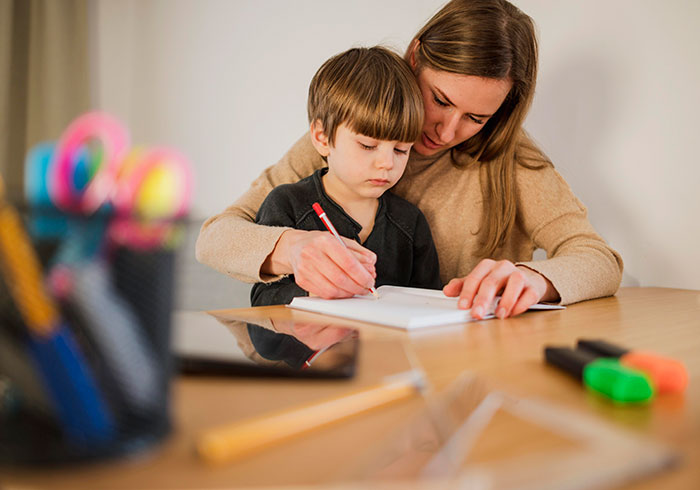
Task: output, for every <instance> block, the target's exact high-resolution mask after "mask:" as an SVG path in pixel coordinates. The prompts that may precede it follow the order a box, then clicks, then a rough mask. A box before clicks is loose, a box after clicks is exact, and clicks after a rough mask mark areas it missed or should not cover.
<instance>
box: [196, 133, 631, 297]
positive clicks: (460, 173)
mask: <svg viewBox="0 0 700 490" xmlns="http://www.w3.org/2000/svg"><path fill="white" fill-rule="evenodd" d="M324 165H325V162H324V161H323V160H322V159H321V157H320V156H319V155H318V153H317V152H316V150H315V149H314V147H313V146H312V144H311V139H310V137H309V135H308V134H306V135H304V136H303V137H302V138H301V139H300V140H299V141H297V142H296V144H294V146H293V147H292V148H291V149H290V150H289V151H288V152H287V154H286V155H284V157H282V159H281V160H280V161H279V162H278V163H277V164H276V165H273V166H271V167H269V168H267V169H266V170H265V171H264V172H263V173H262V175H260V177H258V178H257V179H256V180H255V181H254V182H253V184H252V186H251V187H250V189H249V190H248V191H247V192H246V193H245V194H244V195H243V196H241V197H240V198H239V199H238V200H237V201H236V202H235V203H234V204H233V205H231V206H230V207H228V208H227V209H226V210H224V211H223V212H222V213H220V214H217V215H216V216H213V217H211V218H209V219H208V220H207V221H206V222H205V223H204V224H203V225H202V229H201V231H200V234H199V238H198V240H197V246H196V254H197V260H199V261H200V262H202V263H203V264H206V265H209V266H210V267H213V268H214V269H216V270H218V271H220V272H223V273H225V274H229V275H231V276H233V277H235V278H236V279H239V280H241V281H245V282H258V281H265V282H270V281H274V280H277V279H279V278H278V277H275V276H270V275H265V274H261V272H260V267H261V266H262V263H263V262H264V261H265V259H266V258H267V256H268V255H269V254H270V253H271V252H272V250H273V249H274V247H275V244H276V243H277V240H278V239H279V237H280V235H281V234H282V233H283V232H284V231H285V230H287V228H280V227H267V226H261V225H257V224H255V223H254V222H253V221H254V219H255V214H256V212H257V210H258V208H259V207H260V204H261V203H262V201H263V200H264V199H265V197H266V196H267V194H268V192H270V190H271V189H272V188H273V187H275V186H277V185H280V184H284V183H290V182H296V181H298V180H299V179H302V178H304V177H306V176H308V175H310V174H311V173H313V171H314V170H316V169H317V168H320V167H322V166H324ZM516 181H517V218H516V223H515V226H513V227H512V230H511V232H510V234H509V235H508V237H507V238H506V242H505V244H504V246H503V247H502V248H500V249H499V250H498V251H497V253H496V257H492V258H495V259H501V258H505V259H509V260H511V261H513V262H516V263H519V264H522V265H525V266H527V267H529V268H531V269H533V270H535V271H537V272H539V273H540V274H542V275H543V276H544V277H546V278H547V279H549V280H550V281H551V282H552V284H553V286H554V287H555V288H556V290H557V291H558V292H559V296H560V298H561V301H560V302H561V304H569V303H575V302H577V301H582V300H585V299H591V298H597V297H601V296H609V295H612V294H614V293H615V292H616V291H617V288H618V287H619V285H620V280H621V277H622V259H621V258H620V255H619V254H618V253H617V252H615V251H614V250H613V249H611V248H610V247H609V246H608V245H607V244H606V243H605V241H604V240H603V239H602V238H601V237H600V236H599V235H598V234H597V233H596V232H595V230H594V229H593V227H592V226H591V224H590V223H589V222H588V218H587V216H586V215H587V212H586V208H585V207H584V206H583V204H581V202H580V201H579V200H578V199H577V198H576V196H574V194H573V193H572V191H571V189H570V188H569V186H568V184H567V183H566V182H565V181H564V179H563V178H562V177H561V176H560V175H559V174H558V173H557V172H556V171H555V170H554V168H552V167H549V166H548V167H546V168H544V169H541V170H530V169H527V168H524V167H522V166H520V165H518V166H516ZM392 192H395V193H396V194H397V195H399V196H401V197H403V198H405V199H407V200H408V201H410V202H412V203H414V204H415V205H417V206H418V207H419V208H420V209H421V210H422V211H423V213H424V214H425V217H426V218H427V220H428V223H429V224H430V228H431V231H432V234H433V240H434V241H435V246H436V248H437V251H438V256H439V260H440V277H441V278H442V281H443V282H444V283H447V281H449V280H450V279H452V278H454V277H462V276H465V275H467V274H468V273H469V272H470V271H471V270H472V268H473V267H474V266H475V265H476V264H477V263H478V262H479V260H480V259H481V257H478V256H477V255H476V250H477V249H478V237H477V236H476V235H475V234H474V231H476V230H478V228H479V224H480V221H481V218H482V194H481V187H480V183H479V170H478V168H477V166H476V165H469V166H466V167H456V166H455V165H453V164H452V160H451V157H450V152H445V153H443V154H441V155H437V156H433V157H423V156H421V155H419V154H417V153H415V152H412V153H411V157H410V159H409V162H408V165H407V167H406V172H405V173H404V176H403V177H402V179H401V180H400V181H399V183H398V184H397V185H396V186H395V187H394V189H392ZM537 248H542V249H544V250H545V251H546V253H547V260H542V261H532V254H533V252H534V250H535V249H537Z"/></svg>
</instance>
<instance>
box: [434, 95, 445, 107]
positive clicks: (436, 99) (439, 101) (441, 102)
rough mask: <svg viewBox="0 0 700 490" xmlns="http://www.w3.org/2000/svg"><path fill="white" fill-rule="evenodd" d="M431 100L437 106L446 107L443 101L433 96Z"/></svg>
mask: <svg viewBox="0 0 700 490" xmlns="http://www.w3.org/2000/svg"><path fill="white" fill-rule="evenodd" d="M433 100H434V101H435V103H436V104H437V105H439V106H442V107H446V106H447V105H448V104H447V102H445V101H444V100H442V99H440V98H439V97H438V96H437V95H435V94H433Z"/></svg>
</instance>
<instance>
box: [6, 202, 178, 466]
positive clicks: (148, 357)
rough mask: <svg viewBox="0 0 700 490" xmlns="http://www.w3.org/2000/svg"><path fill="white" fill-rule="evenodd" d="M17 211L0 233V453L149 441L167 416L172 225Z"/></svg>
mask: <svg viewBox="0 0 700 490" xmlns="http://www.w3.org/2000/svg"><path fill="white" fill-rule="evenodd" d="M23 218H24V219H21V220H20V219H18V220H17V223H15V225H12V226H9V227H5V226H3V231H2V232H1V233H0V237H2V236H4V240H5V244H6V245H7V246H5V247H4V248H3V247H2V241H1V240H0V251H2V253H0V464H63V463H70V462H83V461H90V460H99V459H104V458H108V457H116V456H120V455H125V454H130V453H133V452H135V451H139V450H142V449H145V448H148V447H151V446H153V445H154V444H155V443H156V442H158V441H160V440H162V439H163V438H164V437H165V436H166V435H167V434H168V433H169V431H170V426H171V424H170V413H169V406H170V404H169V398H170V395H169V383H170V379H171V373H172V362H171V358H170V351H169V345H170V316H171V310H172V304H173V291H174V277H175V274H174V272H175V271H174V264H175V253H176V246H175V244H176V241H175V240H173V237H174V236H176V235H177V229H178V227H179V226H181V225H180V224H179V223H176V222H170V223H165V222H159V223H157V224H153V223H151V224H148V223H136V222H125V221H123V220H120V219H118V218H117V217H115V216H114V215H113V214H111V213H110V212H103V213H98V214H95V215H93V216H91V217H81V216H77V215H69V214H63V213H59V212H58V211H51V212H47V211H44V212H40V211H38V210H33V211H32V212H30V213H26V214H25V215H24V216H23ZM10 229H13V230H15V231H14V234H10V233H8V232H7V230H10ZM17 250H19V251H20V252H22V253H23V255H22V256H21V257H20V256H19V255H18V252H17Z"/></svg>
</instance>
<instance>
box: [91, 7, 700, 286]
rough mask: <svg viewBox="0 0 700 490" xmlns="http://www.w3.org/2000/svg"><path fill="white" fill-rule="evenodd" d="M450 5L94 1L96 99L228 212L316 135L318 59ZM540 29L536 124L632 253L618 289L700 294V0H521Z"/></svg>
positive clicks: (564, 169) (405, 30) (599, 219)
mask: <svg viewBox="0 0 700 490" xmlns="http://www.w3.org/2000/svg"><path fill="white" fill-rule="evenodd" d="M442 3H443V1H442V0H372V1H370V0H355V1H342V0H336V1H333V0H324V1H320V0H301V1H295V2H290V1H287V0H275V1H273V0H267V1H259V0H257V1H256V0H237V1H227V0H206V1H202V0H198V1H195V0H149V1H144V0H122V1H111V0H94V6H95V9H94V20H95V22H94V32H93V39H94V45H93V48H94V49H93V56H94V60H95V64H94V70H95V73H94V74H95V76H96V80H97V83H96V85H95V87H94V99H95V101H96V106H97V107H100V108H103V109H106V110H109V111H111V112H113V113H114V114H116V115H117V116H119V117H121V118H122V119H123V120H124V121H125V122H126V123H127V124H128V125H129V126H130V128H131V130H132V135H133V137H134V140H135V141H136V142H142V143H163V144H171V145H175V146H177V147H179V148H180V149H181V150H182V151H184V152H185V153H186V154H188V155H189V156H190V158H191V159H192V161H193V162H194V166H195V170H196V174H197V183H196V197H195V205H194V214H195V215H196V216H201V217H204V216H207V215H211V214H213V213H215V212H218V211H220V210H221V209H223V208H224V207H225V206H226V205H228V204H229V203H230V202H231V201H232V200H233V199H234V198H235V197H236V196H237V195H239V194H241V193H242V192H243V191H244V190H245V189H246V188H247V185H248V183H249V182H250V181H251V180H252V179H253V178H254V177H255V176H257V175H258V174H259V172H260V171H261V170H262V169H263V168H264V167H266V166H268V165H270V164H272V163H274V162H276V161H277V159H279V157H280V156H281V155H282V154H283V153H284V152H285V150H286V149H287V148H288V147H289V146H290V145H291V144H292V143H293V142H294V141H295V140H296V139H297V138H298V137H299V136H300V135H301V134H302V133H303V132H304V131H305V129H306V109H305V108H306V105H305V104H306V90H307V87H308V83H309V80H310V79H311V77H312V75H313V73H314V72H315V70H316V69H317V68H318V66H319V65H320V64H321V63H322V62H323V61H324V60H325V59H327V58H328V57H329V56H330V55H332V54H335V53H337V52H340V51H343V50H345V49H347V48H348V47H350V46H353V45H372V44H377V43H382V44H385V45H389V46H391V47H394V48H396V49H398V50H400V51H403V50H404V49H405V47H406V45H407V43H408V42H409V40H410V39H411V36H412V34H413V33H415V31H417V29H418V28H419V27H420V26H421V25H422V24H423V23H424V22H425V21H426V20H427V19H428V18H429V17H430V16H431V15H432V14H433V13H434V12H435V11H436V10H437V9H438V8H439V7H440V6H441V5H442ZM515 3H516V4H517V5H518V6H519V7H520V8H522V9H523V10H524V11H525V12H527V13H528V14H530V15H531V16H532V17H533V18H534V19H535V22H536V23H537V25H538V28H539V32H540V46H541V52H540V54H541V56H540V76H539V82H538V83H539V84H538V90H537V95H536V99H535V103H534V106H533V109H532V112H531V114H530V117H529V119H528V122H527V128H528V130H529V131H530V132H531V133H532V135H533V136H534V137H535V139H536V140H537V141H538V142H539V143H540V144H541V146H542V147H543V149H544V150H545V151H546V152H547V154H548V155H549V156H550V157H551V158H552V160H553V161H554V163H555V165H556V167H557V168H558V169H559V171H560V172H561V173H562V174H563V175H564V177H565V178H566V179H567V181H568V182H569V183H570V185H571V186H572V188H573V189H574V191H575V192H576V194H577V195H578V196H579V198H580V199H581V200H582V201H583V202H584V203H585V204H586V205H587V206H588V208H589V211H590V218H591V221H592V222H593V224H594V226H595V227H596V228H597V229H598V231H599V232H600V233H601V234H602V235H603V236H604V237H605V238H606V239H607V240H608V241H609V242H610V243H611V245H612V246H613V247H615V248H616V249H617V250H619V251H620V252H621V253H622V255H623V258H624V259H625V264H626V268H625V277H624V281H623V285H642V286H667V287H679V288H691V289H700V265H698V263H699V262H700V260H699V259H700V253H699V252H698V249H699V246H698V244H699V243H700V224H699V223H698V215H699V214H700V195H699V193H698V188H700V165H698V163H700V162H698V160H699V159H698V157H697V150H696V145H695V144H694V142H695V141H696V140H697V138H698V137H699V135H700V122H699V121H700V118H699V113H698V111H699V110H700V96H699V95H698V90H700V30H699V29H697V25H698V24H699V21H700V2H696V1H694V0H686V1H682V0H673V1H666V2H655V1H641V0H613V1H609V0H608V1H604V0H589V1H587V2H581V1H579V0H566V1H554V0H550V1H544V0H516V2H515Z"/></svg>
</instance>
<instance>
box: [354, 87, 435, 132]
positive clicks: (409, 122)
mask: <svg viewBox="0 0 700 490" xmlns="http://www.w3.org/2000/svg"><path fill="white" fill-rule="evenodd" d="M384 85H386V83H385V84H384ZM403 88H404V87H401V86H399V87H391V86H389V87H384V90H381V87H380V88H378V87H377V86H376V85H375V86H374V87H371V86H368V87H367V90H366V93H364V94H357V95H359V97H358V100H356V101H355V103H354V104H350V107H346V111H345V112H346V118H344V119H345V124H346V125H347V126H348V127H349V128H350V129H352V130H353V131H354V132H355V133H358V134H363V135H365V136H369V137H370V138H374V139H378V140H383V141H401V142H404V143H413V142H414V141H416V140H417V139H418V138H419V137H420V134H421V131H422V128H423V103H422V101H421V99H420V96H419V95H418V93H416V92H417V91H414V90H410V89H409V90H402V89H403Z"/></svg>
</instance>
